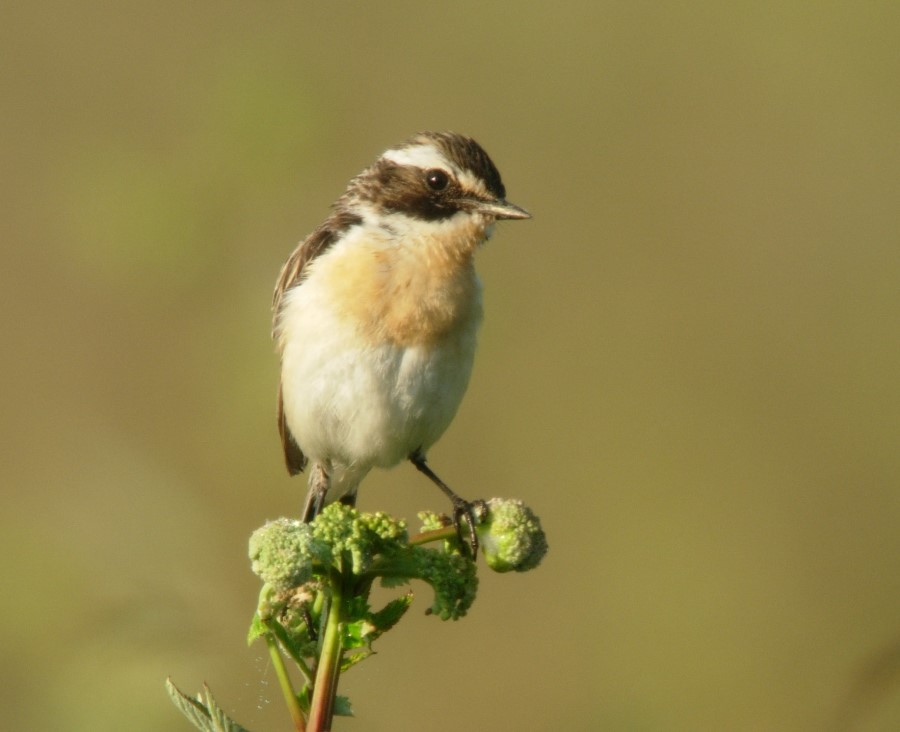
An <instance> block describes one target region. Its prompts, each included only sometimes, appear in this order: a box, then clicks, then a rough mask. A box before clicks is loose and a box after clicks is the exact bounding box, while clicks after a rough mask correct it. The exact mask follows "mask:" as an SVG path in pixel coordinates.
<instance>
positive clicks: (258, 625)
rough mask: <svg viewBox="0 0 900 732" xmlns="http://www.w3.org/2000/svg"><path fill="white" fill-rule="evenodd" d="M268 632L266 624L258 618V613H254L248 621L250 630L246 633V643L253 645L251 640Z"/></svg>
mask: <svg viewBox="0 0 900 732" xmlns="http://www.w3.org/2000/svg"><path fill="white" fill-rule="evenodd" d="M268 632H269V629H268V628H267V627H266V624H265V623H264V622H263V621H262V620H260V617H259V613H255V614H254V615H253V620H252V621H251V622H250V630H249V632H248V633H247V645H248V646H250V645H253V641H255V640H256V639H257V638H262V637H263V636H264V635H265V634H266V633H268Z"/></svg>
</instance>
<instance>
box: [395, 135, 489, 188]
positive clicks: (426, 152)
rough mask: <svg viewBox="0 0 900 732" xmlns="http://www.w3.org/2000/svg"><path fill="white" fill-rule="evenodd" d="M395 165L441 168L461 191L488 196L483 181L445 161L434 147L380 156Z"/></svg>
mask: <svg viewBox="0 0 900 732" xmlns="http://www.w3.org/2000/svg"><path fill="white" fill-rule="evenodd" d="M381 157H382V159H383V160H388V161H390V162H392V163H394V164H395V165H411V166H413V167H415V168H421V169H422V170H428V169H430V168H442V169H443V170H448V171H450V172H451V173H452V174H453V176H454V177H455V178H456V180H458V181H459V183H460V185H461V186H462V187H463V190H466V191H469V192H470V193H474V194H476V195H478V196H488V195H489V194H488V191H487V188H486V187H485V185H484V181H482V180H481V179H480V178H478V177H477V176H476V175H473V174H472V173H471V172H470V171H468V170H461V169H460V168H459V167H458V166H457V165H454V164H453V163H452V162H450V161H449V160H447V158H445V157H444V156H443V154H442V153H441V152H440V151H439V150H438V149H437V148H436V147H435V146H434V145H428V144H426V145H414V146H412V147H404V148H399V149H396V150H388V151H387V152H385V153H384V155H382V156H381Z"/></svg>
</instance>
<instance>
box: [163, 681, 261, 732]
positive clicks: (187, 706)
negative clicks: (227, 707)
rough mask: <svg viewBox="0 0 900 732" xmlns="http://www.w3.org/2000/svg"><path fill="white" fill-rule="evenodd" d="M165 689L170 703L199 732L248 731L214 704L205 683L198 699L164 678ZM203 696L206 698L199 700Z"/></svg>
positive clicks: (214, 701)
mask: <svg viewBox="0 0 900 732" xmlns="http://www.w3.org/2000/svg"><path fill="white" fill-rule="evenodd" d="M166 691H167V692H168V694H169V698H170V699H171V700H172V703H173V704H175V706H176V707H178V709H179V710H180V711H181V713H182V714H183V715H184V716H185V717H187V718H188V721H190V722H191V724H193V725H194V726H195V727H196V728H197V729H199V730H200V732H249V730H248V729H247V728H246V727H242V726H241V725H240V724H238V723H237V722H235V721H234V720H233V719H231V718H230V717H229V716H228V715H227V714H225V712H224V711H223V710H222V708H221V707H220V706H219V705H218V704H216V700H215V699H213V695H212V692H211V691H210V690H209V687H208V686H207V685H206V684H204V685H203V694H202V695H201V698H198V699H194V698H193V697H190V696H188V695H187V694H185V693H184V692H183V691H181V689H179V688H178V687H177V686H175V684H173V683H172V679H166ZM203 696H205V697H206V698H205V700H203V701H201V699H202V697H203ZM204 701H205V702H206V703H205V704H204Z"/></svg>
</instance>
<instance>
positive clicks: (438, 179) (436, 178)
mask: <svg viewBox="0 0 900 732" xmlns="http://www.w3.org/2000/svg"><path fill="white" fill-rule="evenodd" d="M425 182H426V183H427V184H428V187H429V188H430V189H431V190H433V191H442V190H444V189H445V188H446V187H447V184H448V183H449V182H450V177H449V176H448V175H447V174H446V173H445V172H444V171H443V170H440V169H439V168H434V169H433V170H427V171H425Z"/></svg>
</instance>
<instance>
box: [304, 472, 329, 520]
mask: <svg viewBox="0 0 900 732" xmlns="http://www.w3.org/2000/svg"><path fill="white" fill-rule="evenodd" d="M330 486H331V478H330V477H329V475H328V473H326V472H325V468H324V466H323V465H322V464H321V463H315V464H314V465H313V466H312V470H311V471H310V473H309V490H308V491H307V492H306V505H305V506H304V507H303V522H304V523H307V524H308V523H309V522H310V521H312V520H313V519H314V518H315V517H316V516H318V515H319V514H320V513H321V512H322V508H323V507H324V506H325V496H326V494H327V493H328V488H329V487H330Z"/></svg>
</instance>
